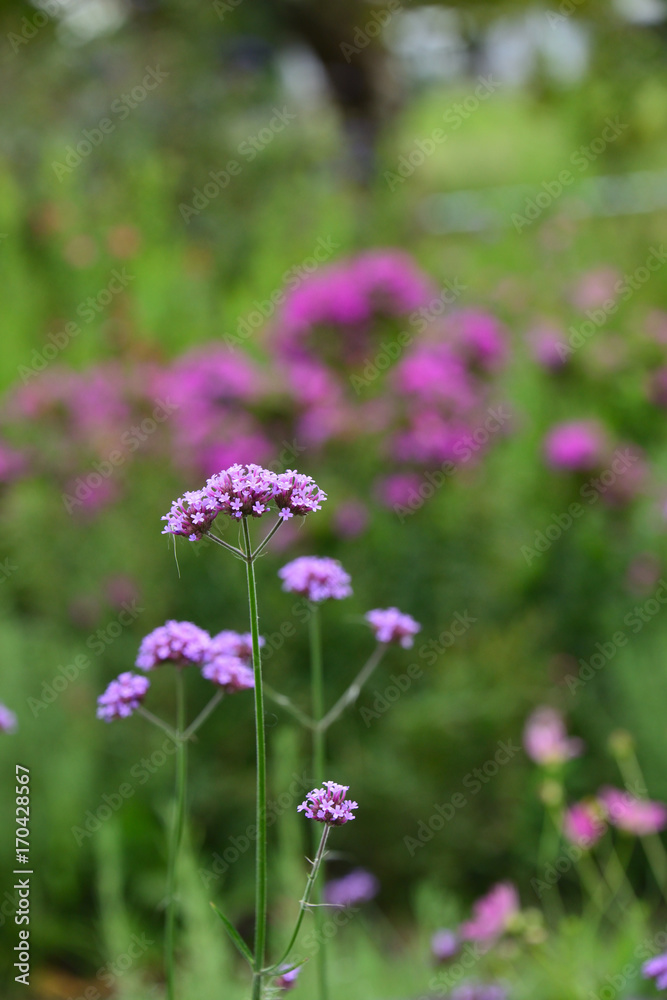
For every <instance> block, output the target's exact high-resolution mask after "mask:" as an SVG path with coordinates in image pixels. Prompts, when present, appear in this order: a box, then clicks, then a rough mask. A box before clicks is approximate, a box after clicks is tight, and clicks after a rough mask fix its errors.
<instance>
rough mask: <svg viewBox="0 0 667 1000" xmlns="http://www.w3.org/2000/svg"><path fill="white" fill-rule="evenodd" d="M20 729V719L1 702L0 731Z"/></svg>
mask: <svg viewBox="0 0 667 1000" xmlns="http://www.w3.org/2000/svg"><path fill="white" fill-rule="evenodd" d="M17 729H18V719H17V718H16V715H15V714H14V712H12V711H11V710H10V709H9V708H7V706H6V705H3V704H1V703H0V733H14V732H16V730H17Z"/></svg>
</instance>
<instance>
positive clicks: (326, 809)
mask: <svg viewBox="0 0 667 1000" xmlns="http://www.w3.org/2000/svg"><path fill="white" fill-rule="evenodd" d="M349 787H350V786H349V785H339V784H337V783H336V782H335V781H325V782H324V786H323V787H322V788H313V790H312V792H308V794H307V795H306V798H305V799H304V801H303V802H302V803H301V805H300V806H297V807H296V809H297V812H305V814H306V817H307V818H308V819H315V820H317V822H318V823H328V824H329V826H343V824H344V823H348V822H349V821H350V820H351V819H354V816H353V815H352V812H353V810H354V809H358V808H359V805H358V803H357V802H351V801H350V800H349V799H346V798H345V795H346V793H347V791H348V789H349Z"/></svg>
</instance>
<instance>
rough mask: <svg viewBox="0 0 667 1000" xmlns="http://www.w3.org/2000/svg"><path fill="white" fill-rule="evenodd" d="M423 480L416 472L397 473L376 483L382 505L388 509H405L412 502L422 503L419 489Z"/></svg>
mask: <svg viewBox="0 0 667 1000" xmlns="http://www.w3.org/2000/svg"><path fill="white" fill-rule="evenodd" d="M422 483H423V479H422V477H421V476H418V475H417V474H416V473H415V472H397V473H394V474H392V475H391V476H387V477H386V478H384V479H380V480H378V481H377V483H376V491H377V495H378V498H379V500H380V502H381V503H383V504H385V506H387V507H397V506H398V507H405V506H406V505H407V504H408V503H409V502H410V500H413V499H416V500H417V501H418V502H419V503H421V499H420V496H419V487H420V486H421V485H422Z"/></svg>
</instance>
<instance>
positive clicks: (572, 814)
mask: <svg viewBox="0 0 667 1000" xmlns="http://www.w3.org/2000/svg"><path fill="white" fill-rule="evenodd" d="M606 829H607V824H606V823H605V822H604V820H603V819H602V816H601V815H600V809H599V806H598V805H597V803H596V802H594V801H588V800H585V801H583V802H575V803H574V805H571V806H569V807H568V808H567V809H566V810H565V814H564V816H563V833H564V834H565V836H566V837H567V839H568V840H569V841H570V842H571V843H572V844H576V846H577V847H581V848H582V849H583V850H589V849H590V848H591V847H593V845H594V844H596V843H597V842H598V840H599V839H600V838H601V837H602V836H604V834H605V831H606Z"/></svg>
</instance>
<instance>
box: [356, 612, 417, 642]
mask: <svg viewBox="0 0 667 1000" xmlns="http://www.w3.org/2000/svg"><path fill="white" fill-rule="evenodd" d="M365 618H366V621H367V622H368V623H369V624H370V626H371V628H372V629H373V631H374V632H375V638H376V639H377V641H378V642H397V643H400V645H401V646H403V648H404V649H410V647H411V646H412V645H413V643H414V636H415V635H416V634H417V632H419V631H420V629H421V625H420V624H419V623H418V622H416V621H415V620H414V618H412V617H411V616H410V615H404V614H403V613H402V612H401V611H399V610H398V608H376V609H375V610H374V611H368V612H367V613H366V615H365Z"/></svg>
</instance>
